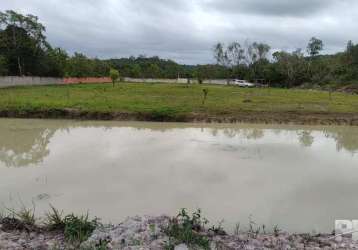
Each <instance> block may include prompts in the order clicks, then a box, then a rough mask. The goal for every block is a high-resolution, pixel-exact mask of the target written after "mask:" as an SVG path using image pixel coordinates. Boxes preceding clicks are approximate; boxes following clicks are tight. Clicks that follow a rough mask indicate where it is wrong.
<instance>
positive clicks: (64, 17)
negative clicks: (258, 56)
mask: <svg viewBox="0 0 358 250" xmlns="http://www.w3.org/2000/svg"><path fill="white" fill-rule="evenodd" d="M54 6H55V7H54ZM8 9H12V10H14V11H17V12H20V13H22V14H33V15H36V16H38V17H39V21H40V22H41V23H43V24H44V25H45V26H46V36H47V38H48V41H49V42H50V44H51V45H52V46H53V47H60V48H63V49H65V50H66V51H68V52H69V53H70V54H73V53H74V52H79V53H83V54H85V55H87V56H89V57H92V58H94V57H97V58H100V59H117V58H129V57H130V56H135V57H138V56H139V55H145V56H147V57H153V56H158V57H160V58H163V59H169V60H173V61H175V62H177V63H179V64H186V65H197V64H212V63H214V62H215V60H214V58H213V52H212V48H213V46H214V44H216V43H217V42H223V43H226V44H228V43H230V42H231V41H238V42H240V43H244V42H245V41H246V40H247V41H250V42H253V41H257V42H264V43H267V44H269V45H270V46H271V48H272V51H277V50H285V51H293V50H295V49H297V48H301V49H302V50H303V51H305V49H306V46H307V43H308V41H309V39H310V38H311V37H313V36H315V37H317V38H319V39H321V40H323V42H324V45H325V46H324V50H323V52H322V53H323V54H333V53H336V52H340V51H343V50H344V48H345V46H346V44H347V42H348V41H349V40H352V41H353V42H354V41H358V34H353V32H350V30H354V23H355V21H357V20H358V3H357V2H355V1H353V0H343V1H334V0H328V1H326V0H314V1H300V2H299V3H298V2H290V3H288V2H287V1H283V0H271V1H262V0H254V1H248V0H240V1H228V2H225V4H223V3H221V2H220V1H218V0H192V1H189V2H186V3H183V2H181V1H179V0H175V1H171V2H167V1H160V0H156V1H151V2H150V3H148V2H146V1H143V0H134V1H129V0H123V1H112V0H105V1H101V2H97V1H93V0H91V1H85V0H80V1H76V2H75V3H74V2H70V1H67V0H66V1H61V3H59V2H58V1H56V0H51V1H46V2H42V1H39V0H29V1H26V3H23V1H21V0H14V1H11V2H10V1H2V2H1V3H0V10H1V11H5V10H8ZM74 10H75V11H74ZM168 20H170V21H168ZM109 24H111V25H109Z"/></svg>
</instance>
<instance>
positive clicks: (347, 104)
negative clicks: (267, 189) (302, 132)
mask: <svg viewBox="0 0 358 250" xmlns="http://www.w3.org/2000/svg"><path fill="white" fill-rule="evenodd" d="M203 89H207V90H208V95H207V99H206V101H205V104H203V96H204V95H203ZM64 108H70V109H76V110H81V111H89V112H128V113H142V114H152V115H153V116H154V117H155V118H156V119H157V120H161V119H164V118H167V117H169V118H170V117H177V116H180V115H188V114H203V115H212V116H235V114H239V113H240V112H241V113H242V112H245V111H270V112H288V111H299V112H308V113H310V112H326V113H356V112H358V96H354V95H349V94H343V93H333V94H332V97H331V98H330V96H329V93H328V92H324V91H311V90H287V89H272V88H267V89H266V88H262V89H257V88H255V89H246V88H238V87H233V86H215V85H191V86H189V87H186V86H185V85H179V84H143V83H138V84H133V83H132V84H131V83H119V84H117V85H116V87H115V88H113V87H112V84H80V85H71V86H33V87H14V88H6V89H0V111H1V110H8V111H9V110H10V111H18V112H21V111H24V112H26V111H41V110H53V109H64Z"/></svg>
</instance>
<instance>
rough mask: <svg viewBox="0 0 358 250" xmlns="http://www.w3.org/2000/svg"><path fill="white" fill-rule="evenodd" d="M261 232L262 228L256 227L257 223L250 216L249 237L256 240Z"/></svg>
mask: <svg viewBox="0 0 358 250" xmlns="http://www.w3.org/2000/svg"><path fill="white" fill-rule="evenodd" d="M260 232H261V227H260V226H256V223H255V221H253V220H252V217H251V216H250V217H249V231H248V235H249V237H252V238H254V239H256V238H257V236H258V235H259V234H260Z"/></svg>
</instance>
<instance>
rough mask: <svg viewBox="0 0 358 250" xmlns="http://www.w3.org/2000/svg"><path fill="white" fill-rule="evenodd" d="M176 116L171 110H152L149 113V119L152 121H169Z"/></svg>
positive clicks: (174, 111) (164, 108)
mask: <svg viewBox="0 0 358 250" xmlns="http://www.w3.org/2000/svg"><path fill="white" fill-rule="evenodd" d="M175 116H176V110H174V109H172V108H166V107H163V108H158V109H156V110H153V111H152V113H151V118H152V120H154V121H171V120H173V119H174V118H175Z"/></svg>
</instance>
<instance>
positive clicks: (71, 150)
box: [0, 119, 358, 232]
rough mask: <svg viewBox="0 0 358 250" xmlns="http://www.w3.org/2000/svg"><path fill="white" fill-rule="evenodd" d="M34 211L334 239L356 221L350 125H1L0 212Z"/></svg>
mask: <svg viewBox="0 0 358 250" xmlns="http://www.w3.org/2000/svg"><path fill="white" fill-rule="evenodd" d="M32 203H34V204H35V206H36V213H37V214H38V215H42V214H43V213H44V212H45V211H47V210H49V204H52V205H53V206H55V207H56V208H58V209H61V210H64V211H65V212H74V213H86V212H87V211H88V212H89V213H90V215H93V216H97V217H100V218H102V221H103V222H113V223H116V222H120V221H121V220H122V219H124V218H126V217H127V216H134V215H161V214H169V215H175V214H176V212H177V211H178V210H179V209H180V208H184V207H185V208H189V209H196V208H201V209H202V210H203V213H204V214H205V215H206V217H207V218H208V219H209V220H210V222H212V223H214V224H217V223H218V222H219V221H221V220H224V221H223V225H224V226H225V228H226V229H228V230H230V229H233V228H234V227H235V224H236V223H240V224H241V225H242V227H245V226H247V225H248V223H249V220H250V219H251V220H253V221H255V222H256V223H257V224H265V225H266V227H267V228H270V227H271V228H272V227H274V226H275V225H279V227H280V228H282V229H284V230H287V231H290V232H312V231H316V232H330V231H332V229H333V226H334V220H335V219H358V127H332V126H330V127H319V126H314V127H309V126H281V125H253V124H235V125H231V124H227V125H225V124H220V125H218V124H217V125H213V124H179V123H147V122H100V121H93V122H91V121H67V120H22V119H0V205H1V207H18V206H20V205H21V204H25V205H26V206H32V205H31V204H32Z"/></svg>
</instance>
